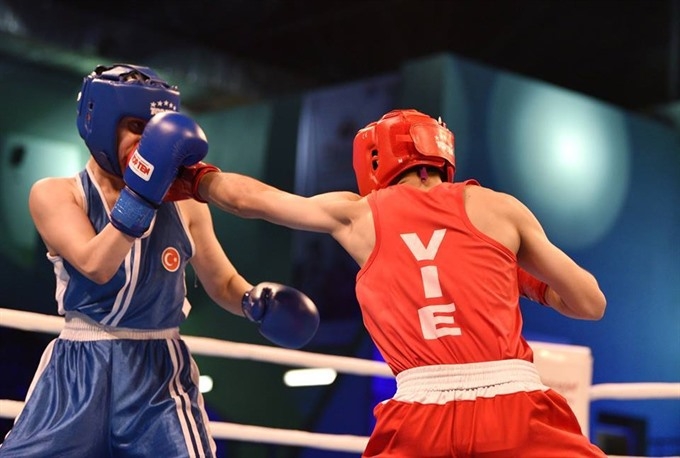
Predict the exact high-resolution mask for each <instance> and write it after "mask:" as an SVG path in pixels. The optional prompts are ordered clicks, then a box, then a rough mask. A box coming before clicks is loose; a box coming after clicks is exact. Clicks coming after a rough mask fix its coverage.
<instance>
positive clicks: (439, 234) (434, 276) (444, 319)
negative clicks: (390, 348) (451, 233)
mask: <svg viewBox="0 0 680 458" xmlns="http://www.w3.org/2000/svg"><path fill="white" fill-rule="evenodd" d="M445 234H446V229H437V230H435V231H434V232H433V233H432V237H431V238H430V241H429V242H428V244H427V246H425V245H423V242H422V241H421V240H420V238H419V237H418V235H417V234H415V233H408V234H401V239H402V240H403V241H404V243H405V244H406V246H407V247H408V249H409V251H410V252H411V254H413V257H414V258H416V260H417V261H434V258H435V256H437V251H439V247H440V245H441V243H442V241H443V240H444V235H445ZM420 278H421V281H422V283H423V292H424V294H425V298H426V299H432V298H437V297H442V288H441V283H440V282H439V271H438V270H437V266H436V265H434V264H432V265H425V266H422V267H421V268H420ZM455 311H456V306H455V305H454V304H453V303H450V304H445V305H428V306H425V307H422V308H420V309H418V318H419V320H420V329H421V331H422V333H423V337H424V338H425V339H427V340H433V339H438V338H439V337H443V336H459V335H461V333H462V331H461V329H460V328H459V327H456V326H453V324H454V320H453V312H455Z"/></svg>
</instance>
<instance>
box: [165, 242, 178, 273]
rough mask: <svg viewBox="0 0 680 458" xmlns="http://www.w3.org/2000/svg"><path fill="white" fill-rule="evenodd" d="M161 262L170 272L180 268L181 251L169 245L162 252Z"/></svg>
mask: <svg viewBox="0 0 680 458" xmlns="http://www.w3.org/2000/svg"><path fill="white" fill-rule="evenodd" d="M161 263H162V264H163V267H165V270H167V271H168V272H175V271H176V270H177V269H179V252H178V251H177V249H176V248H174V247H171V246H169V247H167V248H166V249H165V250H163V254H161Z"/></svg>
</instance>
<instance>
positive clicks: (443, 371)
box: [393, 359, 548, 404]
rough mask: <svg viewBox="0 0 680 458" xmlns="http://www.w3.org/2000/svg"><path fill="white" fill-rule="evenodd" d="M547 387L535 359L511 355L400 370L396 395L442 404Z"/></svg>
mask: <svg viewBox="0 0 680 458" xmlns="http://www.w3.org/2000/svg"><path fill="white" fill-rule="evenodd" d="M547 389H548V387H547V386H545V385H543V383H542V382H541V377H540V376H539V374H538V371H537V370H536V367H535V366H534V364H533V363H530V362H529V361H524V360H521V359H510V360H504V361H490V362H483V363H469V364H444V365H440V366H422V367H414V368H413V369H407V370H405V371H402V372H400V373H399V374H397V392H396V393H395V395H394V398H393V399H395V400H398V401H405V402H421V403H425V404H432V403H434V404H443V403H445V402H448V401H455V400H474V399H476V398H478V397H493V396H497V395H500V394H510V393H518V392H521V391H535V390H543V391H544V390H547Z"/></svg>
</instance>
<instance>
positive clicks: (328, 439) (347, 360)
mask: <svg viewBox="0 0 680 458" xmlns="http://www.w3.org/2000/svg"><path fill="white" fill-rule="evenodd" d="M63 324H64V319H63V318H62V317H60V316H54V315H44V314H39V313H33V312H25V311H20V310H13V309H6V308H0V326H3V327H8V328H14V329H20V330H23V331H29V332H43V333H48V334H59V333H60V332H61V330H62V327H63ZM182 338H183V340H184V341H185V342H186V344H187V345H188V346H189V348H190V349H191V351H192V353H193V354H194V355H202V356H214V357H223V358H236V359H247V360H254V361H264V362H269V363H274V364H279V365H287V366H292V367H313V368H332V369H335V370H336V371H337V372H339V373H344V374H351V375H359V376H378V377H384V378H392V377H393V375H392V372H391V371H390V370H389V368H388V366H387V364H385V363H382V362H379V361H369V360H363V359H359V358H351V357H345V356H335V355H326V354H321V353H311V352H306V351H300V350H288V349H284V348H277V347H269V346H264V345H254V344H244V343H237V342H230V341H225V340H219V339H213V338H208V337H195V336H182ZM588 395H589V399H590V401H591V402H592V401H596V400H604V399H611V400H631V399H680V383H603V384H595V385H591V386H590V390H589V393H588ZM22 407H23V402H21V401H14V400H7V399H0V418H9V419H12V418H15V417H16V416H17V415H18V414H19V413H20V412H21V409H22ZM210 429H211V431H212V433H213V436H214V438H215V439H234V440H238V441H245V442H259V443H269V444H279V445H287V446H297V447H311V448H316V449H324V450H333V451H339V452H354V453H361V452H362V451H363V450H364V448H365V446H366V444H367V442H368V437H363V436H354V435H343V434H323V433H312V432H307V431H298V430H289V429H276V428H268V427H263V426H253V425H242V424H237V423H226V422H214V421H211V422H210ZM612 458H614V457H612ZM629 458H634V457H629ZM671 458H680V457H671Z"/></svg>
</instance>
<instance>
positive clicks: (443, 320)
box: [418, 303, 461, 340]
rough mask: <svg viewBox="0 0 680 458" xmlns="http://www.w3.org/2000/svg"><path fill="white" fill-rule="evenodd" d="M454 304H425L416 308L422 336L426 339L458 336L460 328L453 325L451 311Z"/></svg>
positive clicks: (453, 310) (453, 309) (453, 308)
mask: <svg viewBox="0 0 680 458" xmlns="http://www.w3.org/2000/svg"><path fill="white" fill-rule="evenodd" d="M455 311H456V306H455V305H453V304H452V303H451V304H446V305H426V306H425V307H421V308H419V309H418V318H419V319H420V330H421V331H422V333H423V337H425V339H427V340H433V339H438V338H439V337H444V336H459V335H460V334H461V330H460V328H459V327H456V326H452V325H453V312H455Z"/></svg>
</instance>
